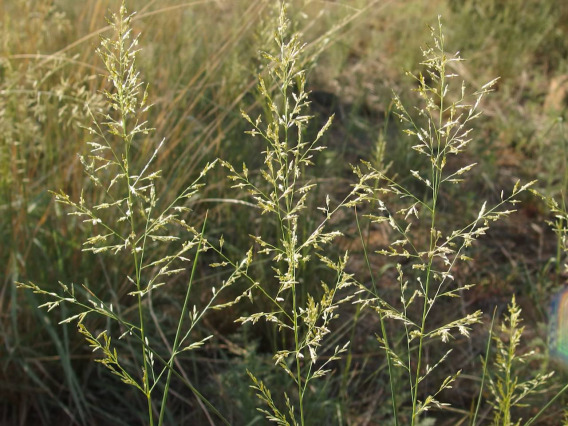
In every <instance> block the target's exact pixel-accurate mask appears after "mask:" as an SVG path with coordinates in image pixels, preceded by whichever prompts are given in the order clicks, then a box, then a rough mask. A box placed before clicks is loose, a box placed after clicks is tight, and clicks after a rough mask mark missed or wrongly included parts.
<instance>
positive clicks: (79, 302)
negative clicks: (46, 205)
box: [19, 4, 239, 425]
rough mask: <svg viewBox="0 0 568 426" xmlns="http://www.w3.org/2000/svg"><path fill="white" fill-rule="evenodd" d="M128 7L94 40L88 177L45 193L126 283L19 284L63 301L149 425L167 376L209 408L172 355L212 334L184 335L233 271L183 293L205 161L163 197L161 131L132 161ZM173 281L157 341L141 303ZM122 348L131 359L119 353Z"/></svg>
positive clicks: (201, 245)
mask: <svg viewBox="0 0 568 426" xmlns="http://www.w3.org/2000/svg"><path fill="white" fill-rule="evenodd" d="M132 16H133V15H129V14H128V13H127V10H126V8H125V6H124V4H123V5H122V6H121V8H120V12H119V13H118V14H113V15H112V21H110V24H111V25H112V28H113V29H114V37H113V38H106V37H103V38H102V39H101V46H100V48H99V49H97V53H98V55H99V56H100V58H101V59H102V61H103V63H104V66H105V69H106V71H107V73H108V76H107V80H108V82H109V83H110V87H109V88H108V89H106V90H104V96H105V98H106V102H107V113H105V114H104V115H102V117H95V116H94V115H93V116H92V120H93V123H92V126H91V127H89V129H88V130H89V132H90V134H91V135H92V136H93V140H92V141H89V142H88V145H89V147H90V154H89V155H87V156H85V157H83V156H81V163H82V164H83V167H84V169H85V171H86V174H87V176H88V178H89V180H90V182H91V184H92V187H89V188H84V191H83V192H82V193H81V196H80V198H79V200H73V199H72V198H71V197H70V196H69V195H67V194H66V193H65V192H63V191H60V192H58V193H56V194H55V200H56V201H57V202H58V203H60V204H62V205H64V206H67V207H68V208H69V209H70V212H69V214H70V215H71V216H74V217H77V218H79V219H80V220H82V221H83V223H86V224H88V225H91V226H92V236H91V237H89V238H88V239H87V240H86V241H85V242H84V244H83V250H84V251H86V252H90V253H92V255H93V256H101V258H102V259H103V261H104V262H112V261H113V259H122V257H120V256H122V255H124V256H123V258H124V259H125V260H124V261H123V262H122V263H121V265H119V267H120V269H119V270H120V272H121V273H122V274H124V276H125V278H126V279H127V280H128V282H129V283H130V284H129V285H130V289H129V290H128V293H127V294H120V291H119V290H118V289H110V291H108V292H107V291H105V292H104V293H102V294H100V295H99V294H96V293H95V292H94V291H93V289H91V288H90V287H89V286H88V285H82V286H76V285H74V284H64V283H60V285H61V292H60V293H55V292H50V291H47V290H45V289H43V288H41V287H39V286H38V285H36V284H34V283H20V284H19V286H20V287H22V288H25V289H28V290H31V291H33V292H34V293H38V294H40V295H43V296H46V297H47V298H48V299H49V301H47V302H46V303H44V304H43V305H42V307H45V308H47V309H48V310H52V309H55V308H57V307H60V306H61V305H63V304H69V305H72V307H73V309H75V311H73V313H72V314H70V316H68V317H67V318H66V319H64V320H63V321H62V322H63V323H68V322H72V321H76V322H77V326H78V330H79V332H80V333H81V334H82V335H83V336H84V337H85V339H86V341H87V342H88V344H89V346H90V347H91V348H92V349H93V351H96V352H98V353H100V354H101V356H102V357H101V358H98V359H96V361H97V362H100V363H102V364H103V365H104V366H105V367H106V368H108V370H110V372H111V373H112V374H114V375H116V376H117V377H118V378H119V379H120V380H121V381H122V382H124V383H126V384H128V385H130V386H133V387H134V388H135V389H137V390H138V391H139V392H140V393H141V394H142V395H143V396H144V399H145V401H146V405H147V417H146V421H147V423H148V424H150V425H152V424H154V422H155V421H157V422H158V424H163V422H164V419H165V418H167V417H166V415H167V399H168V395H169V389H170V384H171V379H172V377H173V376H177V377H178V379H180V381H181V382H182V383H183V384H184V385H185V386H187V388H188V389H189V390H190V391H191V392H193V393H194V394H195V396H196V397H197V398H198V399H199V400H200V404H202V406H205V405H208V408H206V410H208V411H212V412H215V413H217V414H219V413H218V412H217V411H216V410H215V409H214V408H213V407H212V406H211V405H210V404H209V403H208V402H207V400H206V399H205V398H204V397H203V396H202V395H201V394H200V393H199V392H198V391H197V389H195V388H194V387H193V386H192V384H191V383H190V381H189V380H188V378H187V376H186V375H185V374H183V372H180V371H179V370H178V369H177V367H178V366H179V364H178V360H177V359H178V357H179V356H180V354H182V353H184V352H186V351H191V350H193V349H196V348H199V347H200V346H202V345H203V344H204V343H205V341H207V340H208V339H209V338H211V337H212V336H205V337H204V338H198V339H197V340H193V332H194V331H195V327H196V325H197V324H198V323H199V321H200V320H201V319H202V318H203V315H204V314H205V312H206V311H208V310H209V309H210V308H211V307H212V305H213V304H214V302H215V300H216V299H217V297H218V295H219V294H220V293H221V292H222V291H223V290H224V289H225V288H226V287H228V286H230V285H231V284H232V283H233V282H234V281H235V280H236V279H237V278H238V276H239V272H238V268H237V270H236V271H233V273H232V274H231V275H230V277H229V278H228V279H226V280H225V281H224V282H223V285H222V286H221V288H219V289H215V287H213V288H212V289H211V292H210V293H209V297H208V299H207V300H206V301H205V302H204V303H203V304H202V306H199V304H198V303H197V301H195V302H193V301H192V299H191V297H190V294H191V291H192V285H193V283H194V280H195V274H196V271H197V264H198V260H199V257H200V255H201V253H202V252H204V251H205V250H207V249H208V248H209V246H210V245H209V244H208V243H207V241H206V239H205V238H204V232H205V229H206V220H205V219H204V220H202V221H201V224H200V225H199V226H198V227H197V228H194V227H193V226H192V225H190V224H189V223H187V222H186V221H185V219H184V218H185V217H187V216H188V214H189V213H190V208H189V205H190V204H191V203H192V200H194V199H195V198H196V197H197V196H198V193H199V190H200V188H201V187H202V186H203V183H202V182H203V181H204V179H205V177H206V175H207V172H208V171H209V170H210V169H211V168H212V167H213V166H214V163H212V164H207V165H206V166H205V168H204V169H203V170H202V171H201V173H200V174H199V176H198V177H197V179H195V181H194V182H193V183H192V184H191V185H189V186H188V187H187V188H185V189H184V190H183V191H182V192H181V193H179V194H177V196H175V197H173V198H169V197H166V196H165V195H164V197H163V198H161V197H160V196H159V195H158V193H159V191H160V173H161V172H160V171H159V170H153V162H154V161H155V159H156V157H157V156H158V154H159V150H160V149H161V148H162V146H163V145H164V141H163V140H162V141H161V142H159V143H157V144H155V146H154V147H153V149H151V150H149V151H150V152H151V155H150V156H149V158H148V159H147V161H146V163H145V165H144V166H143V167H141V168H140V169H135V168H134V167H133V166H132V159H133V158H134V157H135V156H136V155H137V154H138V151H140V150H142V149H143V147H141V146H140V140H139V137H140V136H142V135H147V134H149V133H151V132H152V129H151V128H150V127H149V124H148V123H147V122H146V121H145V119H144V117H145V114H146V111H147V109H148V108H149V105H148V104H147V100H148V96H147V95H148V94H147V90H146V89H145V87H144V85H143V83H142V81H141V80H140V74H139V71H138V70H137V67H136V54H137V45H138V37H135V36H134V35H133V32H132V28H131V20H132ZM164 253H166V254H164ZM86 279H88V277H86ZM174 283H177V284H178V285H183V286H184V293H185V296H184V301H183V305H182V307H181V312H179V316H178V322H177V324H178V325H177V329H176V330H175V336H174V337H173V339H172V341H170V340H167V339H166V337H165V335H164V336H162V341H159V340H158V337H157V336H153V335H152V333H151V330H152V329H153V327H152V322H153V320H152V318H151V313H150V310H151V307H152V303H153V300H154V299H155V298H156V297H158V296H159V294H160V292H162V291H164V290H163V289H162V288H161V287H162V286H168V285H169V287H171V286H172V285H173V284H174ZM158 289H160V290H158ZM92 316H97V317H102V318H104V319H106V324H107V329H105V330H103V331H96V332H95V331H94V329H93V328H92V327H91V326H90V325H89V323H90V322H89V319H90V318H91V317H92ZM99 324H100V322H99ZM156 326H158V325H157V324H156ZM113 339H121V340H123V341H125V340H126V341H127V342H128V347H129V348H130V349H128V348H125V347H124V345H122V349H123V350H124V351H125V353H124V352H120V351H119V350H117V347H118V345H116V344H115V341H113ZM122 349H121V350H122ZM131 357H134V360H135V361H134V366H132V365H131V363H130V362H127V360H129V359H130V358H131ZM220 418H221V420H223V421H224V419H223V417H222V416H220Z"/></svg>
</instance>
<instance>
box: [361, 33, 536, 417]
mask: <svg viewBox="0 0 568 426" xmlns="http://www.w3.org/2000/svg"><path fill="white" fill-rule="evenodd" d="M432 38H433V45H432V46H430V47H428V48H426V49H424V50H423V55H424V61H423V62H422V64H421V65H422V66H423V68H424V72H423V73H419V74H417V75H415V74H412V73H409V75H410V77H411V78H412V79H414V81H415V84H416V89H415V90H416V92H417V94H418V97H419V99H420V104H419V106H417V107H415V108H412V109H408V108H407V107H406V106H404V105H403V103H402V102H401V101H400V99H399V97H398V96H395V99H394V102H395V105H396V108H397V113H396V115H397V116H398V118H399V119H400V121H401V122H402V123H403V124H405V125H406V127H407V128H406V130H405V132H406V133H407V134H408V136H409V137H411V138H413V139H414V141H415V142H414V145H413V146H412V149H413V150H415V151H416V152H417V153H418V154H419V155H421V156H424V157H425V158H426V159H427V160H428V161H427V164H429V168H428V169H426V170H424V171H418V170H411V176H412V181H411V182H409V183H404V184H403V183H399V182H398V181H397V180H396V178H395V177H392V176H389V175H387V174H386V173H384V172H382V171H381V170H377V169H376V168H374V167H373V166H372V165H371V164H369V163H364V164H363V165H361V166H359V167H357V168H355V172H356V173H357V175H358V176H359V179H360V182H359V184H358V188H357V190H358V192H359V197H358V199H357V200H355V202H354V203H353V204H355V203H357V204H363V205H365V204H370V205H376V208H375V211H373V212H371V213H369V214H368V215H367V217H368V219H369V220H370V221H371V222H372V224H373V226H377V227H383V228H386V229H388V232H389V234H390V235H392V236H393V237H394V238H393V239H394V241H392V242H391V243H390V244H389V245H388V247H386V248H380V249H379V250H378V253H379V254H382V255H384V256H387V257H389V258H392V259H393V260H394V261H396V275H397V281H398V285H399V297H398V300H393V299H392V298H389V297H388V296H387V294H386V293H384V292H382V291H381V288H379V287H377V286H376V285H375V281H374V280H373V285H372V286H371V287H370V288H369V286H363V287H362V293H361V295H364V294H368V295H369V297H363V296H362V297H361V299H360V303H362V304H363V305H364V306H366V307H369V308H371V309H373V310H374V311H376V313H377V314H378V316H379V319H380V325H381V329H380V332H379V334H378V337H377V340H378V342H379V344H380V345H381V347H382V348H383V349H384V351H385V353H386V357H387V362H388V371H389V376H390V381H391V389H390V391H391V400H392V410H393V414H394V421H395V423H396V424H412V425H414V424H418V423H419V422H420V419H421V418H423V417H424V416H425V413H426V412H427V411H428V410H430V409H432V408H439V409H443V408H444V407H445V406H447V405H448V404H447V403H445V402H442V401H441V400H440V398H441V395H442V392H443V391H444V390H447V389H450V388H451V387H452V385H453V384H454V382H455V381H456V379H457V378H458V376H459V374H460V370H457V371H455V369H454V372H452V373H451V374H450V375H447V376H446V377H444V378H443V379H441V381H440V382H439V383H438V384H436V385H433V384H432V381H433V380H434V375H433V374H432V373H433V372H435V371H436V370H437V369H438V368H439V367H440V366H441V365H442V364H445V363H451V360H452V354H451V352H452V349H451V348H450V346H449V342H450V341H451V340H454V339H456V338H458V336H462V338H465V339H468V338H469V336H470V331H471V329H472V327H473V326H474V325H475V324H477V323H480V322H481V319H482V313H481V311H476V312H473V313H467V314H465V315H463V316H458V317H454V318H450V319H448V318H447V315H444V318H443V319H442V321H443V323H442V324H441V325H440V318H436V317H437V316H438V315H436V314H437V313H438V312H440V311H441V310H443V311H444V312H460V309H459V305H456V304H455V302H454V303H452V300H454V301H455V300H457V301H458V302H459V299H460V298H461V297H463V296H464V292H465V291H466V290H468V289H470V288H472V287H473V286H474V284H473V283H469V282H462V279H457V278H455V277H454V273H455V270H456V269H457V267H458V265H460V264H462V263H463V262H468V261H470V260H471V259H470V258H469V257H468V256H467V249H468V248H469V247H470V246H471V244H472V243H473V242H474V241H475V240H477V239H479V238H480V237H481V236H483V235H485V233H486V232H487V231H488V229H489V227H490V225H491V223H492V222H495V221H497V220H499V219H502V218H503V217H506V216H507V215H509V214H510V213H511V212H512V211H513V210H511V209H509V208H508V207H507V206H508V205H511V204H515V203H516V202H517V197H518V195H519V194H520V193H521V192H523V191H525V190H526V189H527V188H528V187H529V186H530V185H531V183H529V184H526V185H521V184H520V183H519V182H517V183H516V184H515V186H514V188H513V190H512V191H511V193H510V194H508V195H506V194H505V193H504V192H501V195H500V200H499V201H498V202H497V203H496V204H495V205H493V206H489V205H488V203H487V202H484V203H483V204H482V206H481V208H480V209H479V211H478V213H477V215H476V216H475V217H473V218H472V220H471V221H469V222H466V223H465V224H464V225H462V226H461V227H459V228H457V229H453V230H447V229H444V225H445V223H446V222H445V219H444V215H445V214H446V212H447V211H448V210H447V209H448V208H449V206H448V203H447V201H448V200H447V192H446V190H447V188H448V187H449V186H450V185H459V184H460V183H461V182H462V181H463V180H464V179H465V178H466V176H467V172H469V171H470V170H471V169H472V168H473V167H474V166H475V164H468V165H465V166H461V167H456V166H455V165H454V164H455V163H456V161H455V159H456V158H457V157H458V156H459V155H460V154H462V153H463V151H464V150H465V149H466V147H467V146H468V144H469V143H470V141H471V140H472V129H471V128H470V126H471V124H472V123H473V121H474V120H475V119H476V118H478V117H479V116H480V114H481V112H480V110H479V106H480V103H481V100H482V99H483V97H484V96H485V95H486V94H487V93H488V92H489V91H491V88H492V86H493V85H494V84H495V82H496V80H493V81H491V82H489V83H487V84H485V85H484V86H483V87H482V88H481V89H480V90H478V91H476V92H475V93H472V94H470V93H468V91H467V90H466V86H465V84H464V83H463V82H459V80H458V75H456V74H454V73H452V64H453V63H454V62H459V61H462V59H461V58H460V57H459V55H458V54H450V53H448V51H447V50H446V46H445V39H444V34H443V32H442V25H441V22H439V25H438V27H437V28H436V29H432ZM369 268H370V269H371V272H372V265H369ZM396 323H398V324H399V325H400V326H401V328H400V329H398V328H395V327H394V325H395V324H396ZM397 329H398V330H401V334H400V335H399V334H397V333H396V331H395V330H397ZM400 336H402V337H400ZM434 343H436V345H437V346H436V347H437V348H445V349H442V352H441V353H440V354H439V355H437V357H436V358H432V351H430V350H429V348H430V347H432V345H433V344H434ZM427 350H428V353H429V358H428V359H426V352H427ZM450 367H452V366H451V365H450ZM397 368H400V369H402V372H403V374H402V378H401V379H400V380H397V382H396V383H394V382H393V380H394V379H395V378H396V377H400V374H395V372H394V369H397ZM405 394H407V395H409V401H406V400H405V398H404V396H402V397H401V396H400V395H405Z"/></svg>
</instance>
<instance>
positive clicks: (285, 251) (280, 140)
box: [223, 4, 352, 425]
mask: <svg viewBox="0 0 568 426" xmlns="http://www.w3.org/2000/svg"><path fill="white" fill-rule="evenodd" d="M288 28H289V21H288V19H287V17H286V7H285V5H284V4H283V5H281V8H280V14H279V17H278V25H277V30H276V32H275V34H274V41H275V43H276V46H275V47H276V49H275V51H274V52H264V53H263V56H264V59H265V60H266V61H267V68H268V76H267V78H265V77H263V76H259V84H258V90H259V92H260V95H261V98H262V100H263V107H264V110H265V113H264V114H261V115H259V116H258V117H256V118H251V117H250V116H249V115H248V114H247V113H246V112H244V111H243V112H242V115H243V117H244V119H245V120H246V121H247V122H248V123H249V125H250V126H251V130H250V131H248V134H249V135H250V136H252V137H255V138H261V139H262V140H263V141H264V145H265V148H264V152H263V155H264V165H263V167H262V168H261V169H260V171H259V172H258V174H255V175H253V174H252V173H250V172H249V170H248V169H247V167H246V165H244V164H243V166H242V168H238V169H237V168H236V167H234V166H233V165H231V164H230V163H228V162H225V161H224V162H223V165H224V166H225V167H226V168H227V169H228V170H229V172H230V175H229V178H230V179H231V180H232V181H233V182H234V185H233V186H234V187H235V188H242V189H245V190H246V191H247V192H248V193H249V194H250V196H251V197H252V199H253V201H254V203H255V204H256V206H257V207H258V209H259V211H260V212H261V214H263V215H265V217H270V218H271V219H272V220H273V223H274V226H275V230H274V232H271V233H267V235H254V236H253V237H252V238H253V239H254V242H255V246H256V247H257V251H256V253H255V254H256V255H257V256H264V255H266V256H268V257H269V261H270V269H271V270H272V271H273V274H274V279H270V278H268V279H265V280H260V281H254V279H253V278H251V280H253V281H254V282H255V284H254V285H253V287H251V289H250V290H251V291H250V293H249V294H250V297H251V299H254V298H262V299H263V300H265V301H266V302H268V306H270V308H269V310H268V311H266V312H256V313H253V314H251V315H247V316H243V317H241V318H239V319H238V321H239V322H241V323H248V322H251V323H253V324H254V323H256V322H258V321H260V320H264V321H267V322H268V323H274V324H275V326H276V328H277V332H278V334H279V335H280V338H279V339H278V341H279V342H280V344H279V346H280V347H279V348H278V350H277V351H276V353H275V354H274V357H273V359H274V363H275V365H277V366H279V367H280V368H281V369H282V371H283V373H285V375H287V376H288V377H289V378H291V380H292V382H293V384H294V387H295V389H294V387H293V388H292V392H293V393H290V392H285V393H284V395H283V398H279V399H278V400H275V399H274V398H273V396H272V393H271V391H270V385H269V384H266V383H265V382H264V381H263V380H261V379H259V378H257V377H256V375H255V374H254V372H248V374H249V376H250V378H251V380H252V387H253V389H255V390H256V392H257V394H258V397H259V398H260V400H261V401H263V403H264V405H265V408H259V410H260V411H261V412H263V413H264V414H265V415H266V417H267V419H269V420H270V421H273V422H276V423H277V424H281V425H289V424H294V425H295V424H301V425H304V424H307V423H309V422H308V420H307V415H306V401H307V400H308V399H309V396H310V388H311V384H312V381H313V380H314V379H317V378H319V377H322V376H324V375H326V374H327V373H329V371H330V370H329V366H330V364H331V363H332V362H333V361H335V360H337V359H339V356H340V354H341V353H342V352H344V351H345V350H346V347H347V344H345V345H338V346H336V347H335V349H332V352H331V353H330V354H328V355H327V356H326V357H325V358H323V357H322V353H321V349H322V344H323V341H324V339H325V338H326V336H327V335H329V333H330V323H331V321H332V320H333V319H335V318H336V317H337V309H338V306H339V305H340V304H341V303H343V302H346V301H347V300H349V299H350V296H349V295H348V293H346V292H345V291H344V289H346V288H348V287H349V286H351V285H352V282H351V277H350V275H349V274H347V273H346V272H345V265H346V262H347V254H345V256H344V257H341V258H339V259H337V260H332V259H331V258H329V257H327V256H326V255H325V252H324V247H326V246H329V243H330V242H331V241H332V240H333V239H334V238H335V237H336V236H338V235H339V232H338V231H328V230H327V225H328V222H329V221H330V220H331V218H332V216H333V215H334V213H335V212H336V211H337V210H338V209H339V208H340V207H341V206H342V205H343V204H344V203H345V201H344V202H342V203H339V205H338V206H336V207H332V206H331V202H330V197H329V196H328V197H327V198H326V202H325V206H323V207H320V208H318V209H319V210H320V211H321V212H322V213H323V219H322V220H321V221H320V223H319V224H316V225H311V224H310V221H309V220H308V216H309V212H308V210H307V206H308V205H309V204H310V202H311V200H310V198H312V197H310V195H311V194H312V191H313V190H314V189H315V187H316V183H313V182H310V181H309V180H308V179H306V170H307V169H308V168H309V167H310V166H312V165H313V159H314V156H315V154H317V153H318V152H320V151H321V150H323V149H324V147H323V146H321V145H320V144H319V143H320V140H321V138H322V137H323V136H324V133H325V132H326V130H327V129H328V128H329V126H330V125H331V122H332V118H333V117H330V118H329V119H328V120H327V122H326V124H325V125H324V126H323V127H322V128H321V129H320V130H319V132H318V133H317V135H316V136H315V137H314V138H313V139H307V137H306V133H307V126H308V123H309V121H310V119H311V117H310V116H309V115H308V106H309V100H308V93H307V92H306V88H305V84H306V75H305V70H304V69H303V68H302V67H301V59H302V53H303V50H304V47H305V45H304V44H302V43H301V41H300V39H299V36H298V34H293V35H289V34H288V33H289V31H288ZM311 262H319V263H320V264H321V265H323V266H324V267H325V268H326V269H327V270H328V271H332V273H333V274H334V275H335V279H333V281H332V282H325V280H324V279H323V276H324V275H323V274H322V275H321V276H320V278H316V277H315V276H314V275H313V274H312V275H308V274H306V273H305V271H306V268H307V265H308V264H309V263H311ZM249 278H250V277H249ZM279 401H281V403H282V404H284V405H285V408H284V407H282V405H280V402H279Z"/></svg>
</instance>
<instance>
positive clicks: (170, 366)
mask: <svg viewBox="0 0 568 426" xmlns="http://www.w3.org/2000/svg"><path fill="white" fill-rule="evenodd" d="M206 224H207V215H205V220H204V221H203V226H202V228H201V234H200V238H199V244H198V245H197V251H196V252H195V258H194V259H193V265H192V268H191V275H190V277H189V283H188V285H187V290H186V292H185V300H184V302H183V307H182V309H181V314H180V318H179V322H178V326H177V330H176V336H175V338H174V344H173V346H172V355H171V357H170V359H169V361H168V365H167V367H168V376H167V378H166V385H165V388H164V394H163V395H162V405H161V407H160V418H159V421H158V425H159V426H162V424H163V422H164V415H165V413H166V402H167V399H168V393H169V389H170V381H171V378H172V372H173V363H174V359H175V357H176V355H177V350H178V348H179V342H180V336H181V329H182V325H183V320H184V318H185V316H186V314H187V307H188V305H189V296H190V293H191V287H192V284H193V278H194V276H195V271H196V269H197V260H198V258H199V253H200V252H201V242H202V240H203V234H204V233H205V226H206Z"/></svg>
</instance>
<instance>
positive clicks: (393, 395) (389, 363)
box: [346, 208, 398, 426]
mask: <svg viewBox="0 0 568 426" xmlns="http://www.w3.org/2000/svg"><path fill="white" fill-rule="evenodd" d="M355 221H356V222H357V230H358V231H359V237H360V238H361V244H362V247H363V255H364V256H365V262H366V263H367V269H369V273H370V274H371V282H372V285H373V291H374V293H375V294H377V286H376V283H375V274H373V269H372V268H371V262H370V261H369V256H368V254H367V245H366V244H365V241H364V240H363V233H362V232H361V225H360V223H359V215H358V214H357V208H355ZM355 315H356V318H355V322H356V321H357V317H358V316H359V305H358V306H357V313H356V314H355ZM379 322H380V325H381V334H382V339H383V343H384V345H385V351H386V356H387V366H388V371H389V386H390V391H391V403H392V413H393V418H394V424H395V426H397V425H398V411H397V402H396V393H395V389H394V383H393V378H394V372H393V364H392V357H391V352H390V345H389V338H388V335H387V330H386V327H385V318H384V315H383V314H382V313H381V312H379ZM354 330H355V327H353V331H354ZM349 354H351V352H349ZM350 362H351V358H350V357H349V358H348V359H347V365H346V370H347V369H348V368H349V364H350Z"/></svg>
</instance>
